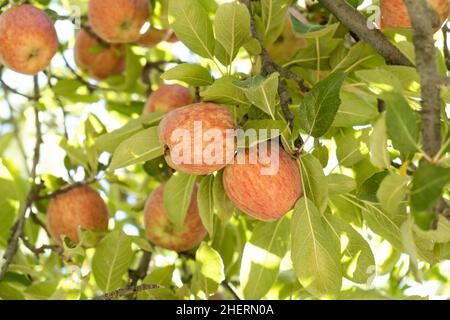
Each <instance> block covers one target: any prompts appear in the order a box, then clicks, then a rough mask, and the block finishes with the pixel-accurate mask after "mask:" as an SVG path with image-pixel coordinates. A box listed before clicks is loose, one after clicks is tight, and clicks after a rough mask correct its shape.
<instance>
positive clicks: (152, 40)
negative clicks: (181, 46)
mask: <svg viewBox="0 0 450 320" xmlns="http://www.w3.org/2000/svg"><path fill="white" fill-rule="evenodd" d="M177 40H178V39H177V37H176V36H175V33H174V32H173V30H171V29H168V30H165V29H156V28H153V27H150V28H149V29H148V30H147V31H146V32H145V33H144V34H142V35H141V36H140V37H139V39H138V40H137V41H136V43H137V44H138V45H140V46H141V47H144V48H153V47H156V46H157V45H158V44H159V43H161V42H163V41H167V42H176V41H177Z"/></svg>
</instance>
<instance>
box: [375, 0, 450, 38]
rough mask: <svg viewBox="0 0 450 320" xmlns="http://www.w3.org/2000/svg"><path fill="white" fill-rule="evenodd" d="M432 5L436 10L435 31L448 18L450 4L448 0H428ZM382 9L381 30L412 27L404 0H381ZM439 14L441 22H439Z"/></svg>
mask: <svg viewBox="0 0 450 320" xmlns="http://www.w3.org/2000/svg"><path fill="white" fill-rule="evenodd" d="M428 3H429V4H430V6H431V7H432V8H433V9H434V11H435V12H436V14H437V15H436V21H435V23H434V24H433V28H434V31H435V32H436V31H438V30H439V29H440V27H441V26H442V24H443V23H444V22H445V20H447V18H448V15H449V12H450V6H449V3H448V0H428ZM380 9H381V21H380V27H381V30H386V29H389V28H400V29H404V28H406V29H410V28H411V20H410V18H409V14H408V9H407V8H406V6H405V4H404V3H403V0H380ZM438 16H439V23H438Z"/></svg>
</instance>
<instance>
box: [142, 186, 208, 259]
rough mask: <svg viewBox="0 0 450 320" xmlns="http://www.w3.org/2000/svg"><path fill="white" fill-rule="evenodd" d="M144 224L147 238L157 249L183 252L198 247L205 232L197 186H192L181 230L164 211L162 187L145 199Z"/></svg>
mask: <svg viewBox="0 0 450 320" xmlns="http://www.w3.org/2000/svg"><path fill="white" fill-rule="evenodd" d="M144 224H145V231H146V234H147V238H148V239H149V240H150V241H151V242H152V243H153V244H155V245H157V246H159V247H162V248H165V249H169V250H174V251H176V252H183V251H187V250H190V249H193V248H195V247H196V246H198V245H199V244H200V242H202V240H203V239H204V238H205V236H206V233H207V231H206V229H205V227H204V226H203V224H202V221H201V219H200V215H199V211H198V206H197V186H194V190H193V192H192V198H191V203H190V205H189V208H188V212H187V214H186V218H185V220H184V224H183V226H182V227H181V228H177V227H175V226H174V225H173V223H172V222H171V221H170V220H169V218H168V216H167V214H166V211H165V209H164V185H160V186H159V187H158V188H156V189H155V190H154V191H153V192H152V193H151V195H150V197H149V198H148V199H147V201H146V203H145V208H144Z"/></svg>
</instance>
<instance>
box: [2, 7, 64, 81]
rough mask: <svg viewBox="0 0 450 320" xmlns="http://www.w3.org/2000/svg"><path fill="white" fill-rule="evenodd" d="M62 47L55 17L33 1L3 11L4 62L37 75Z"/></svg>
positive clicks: (21, 71) (9, 66)
mask: <svg viewBox="0 0 450 320" xmlns="http://www.w3.org/2000/svg"><path fill="white" fill-rule="evenodd" d="M57 50H58V37H57V35H56V30H55V27H54V26H53V21H52V20H50V18H49V16H48V15H47V14H46V13H45V12H44V11H42V10H40V9H38V8H35V7H33V6H32V5H29V4H24V5H20V6H14V7H12V8H10V9H9V10H7V11H5V12H4V13H2V14H1V15H0V63H2V64H3V65H5V66H6V67H8V68H10V69H11V70H14V71H16V72H20V73H23V74H28V75H34V74H36V73H38V72H39V71H42V70H44V69H45V68H47V66H48V65H49V64H50V62H51V60H52V58H53V56H54V55H55V53H56V51H57Z"/></svg>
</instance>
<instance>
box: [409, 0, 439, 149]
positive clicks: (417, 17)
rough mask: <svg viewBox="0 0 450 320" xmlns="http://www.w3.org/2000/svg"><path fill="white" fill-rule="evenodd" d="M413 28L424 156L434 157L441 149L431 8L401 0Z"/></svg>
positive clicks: (422, 2) (423, 1)
mask: <svg viewBox="0 0 450 320" xmlns="http://www.w3.org/2000/svg"><path fill="white" fill-rule="evenodd" d="M403 2H404V3H405V5H406V7H407V8H408V12H409V16H410V17H411V22H412V26H413V42H414V47H415V52H416V64H417V71H418V73H419V75H420V79H421V87H422V111H421V117H422V137H423V147H424V150H425V152H426V154H427V155H428V156H429V157H430V158H433V157H434V156H435V155H436V154H437V153H438V152H439V150H440V149H441V145H442V137H441V96H440V88H439V85H441V84H442V77H441V75H440V74H439V72H438V69H437V58H436V48H435V44H434V39H433V25H432V18H431V13H432V12H431V8H430V7H429V6H428V4H427V2H426V1H425V0H419V1H418V0H414V1H412V0H404V1H403Z"/></svg>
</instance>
